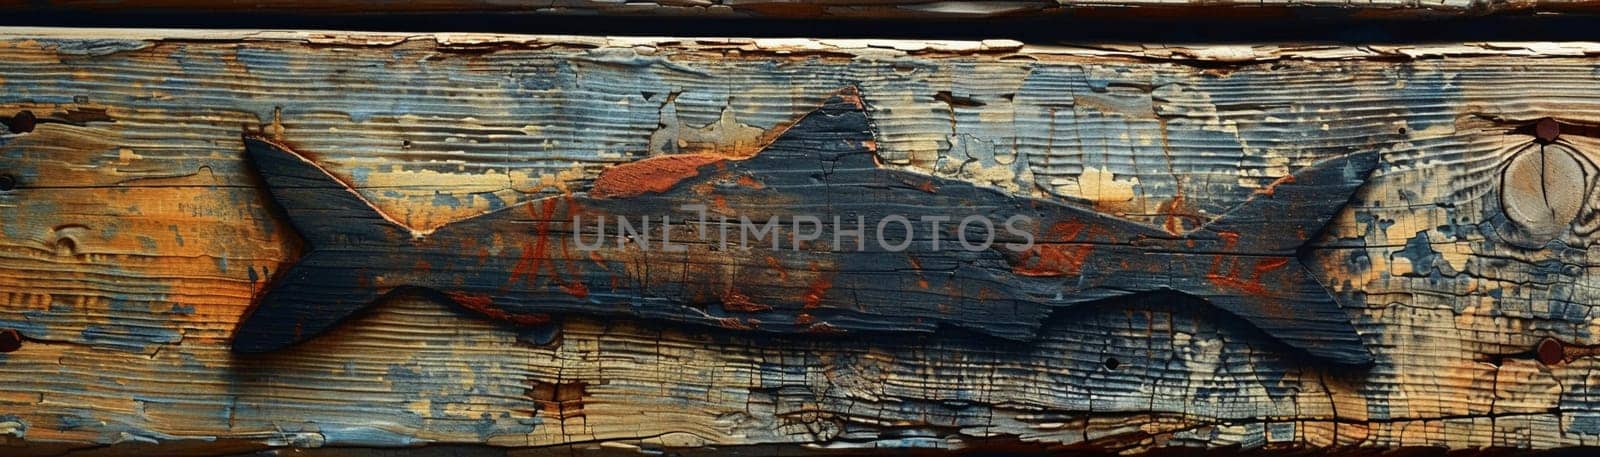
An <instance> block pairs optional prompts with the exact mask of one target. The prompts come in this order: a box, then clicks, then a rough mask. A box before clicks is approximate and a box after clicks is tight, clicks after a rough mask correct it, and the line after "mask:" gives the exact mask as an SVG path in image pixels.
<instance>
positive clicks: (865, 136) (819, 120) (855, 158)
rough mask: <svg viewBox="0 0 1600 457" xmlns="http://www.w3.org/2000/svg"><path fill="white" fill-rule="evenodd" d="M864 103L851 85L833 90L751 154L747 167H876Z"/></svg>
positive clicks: (874, 140)
mask: <svg viewBox="0 0 1600 457" xmlns="http://www.w3.org/2000/svg"><path fill="white" fill-rule="evenodd" d="M874 130H875V129H874V128H873V125H872V120H871V119H870V118H868V117H867V109H866V104H865V103H863V102H862V101H861V94H860V93H859V91H857V90H856V88H855V87H854V86H851V87H846V88H844V89H841V90H839V91H838V92H836V93H834V94H833V96H832V97H829V98H828V100H827V101H826V102H823V104H822V106H821V107H820V108H817V109H816V110H815V111H812V112H811V113H809V114H806V115H805V116H804V117H801V118H800V120H798V121H795V123H794V124H792V125H790V126H789V127H788V128H787V129H785V130H784V131H783V133H781V134H779V135H778V136H777V137H776V138H774V139H773V140H772V143H770V144H768V145H767V147H765V148H762V149H761V152H758V153H756V155H755V157H751V158H749V159H746V162H748V163H747V164H746V165H748V166H749V167H750V168H763V169H791V170H802V169H815V168H816V167H818V166H821V167H823V168H824V169H825V170H828V171H842V170H851V169H870V168H878V144H877V139H876V138H875V137H874V135H873V132H874Z"/></svg>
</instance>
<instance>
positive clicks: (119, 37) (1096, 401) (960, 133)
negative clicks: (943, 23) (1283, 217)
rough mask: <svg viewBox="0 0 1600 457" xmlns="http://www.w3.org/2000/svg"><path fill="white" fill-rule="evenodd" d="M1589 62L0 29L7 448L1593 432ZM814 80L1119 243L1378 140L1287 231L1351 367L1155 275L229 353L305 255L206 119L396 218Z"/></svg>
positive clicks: (788, 117)
mask: <svg viewBox="0 0 1600 457" xmlns="http://www.w3.org/2000/svg"><path fill="white" fill-rule="evenodd" d="M1596 50H1600V46H1596V45H1592V44H1583V43H1564V44H1511V45H1507V44H1496V45H1471V44H1463V45H1430V46H1393V47H1361V48H1345V47H1324V46H1314V47H1276V46H1259V47H1257V46H1232V47H1160V46H1148V47H1143V46H1108V47H1096V48H1063V47H1040V46H1022V45H1019V44H1015V43H1008V42H986V43H964V42H956V43H913V42H894V41H850V40H838V41H809V40H722V39H717V40H710V39H694V40H672V39H602V38H576V37H505V36H499V37H496V36H472V35H419V36H405V35H377V34H339V33H245V32H186V31H164V32H159V33H156V32H133V31H90V30H46V29H12V30H7V31H5V32H4V33H3V34H0V54H3V55H4V58H0V87H4V89H5V90H4V91H0V120H5V121H6V123H7V125H8V129H7V130H8V132H9V133H6V134H4V135H3V136H0V174H5V175H8V176H11V177H12V178H13V182H14V188H13V189H11V190H7V191H0V327H4V328H10V329H14V330H16V331H17V332H18V335H20V336H21V337H22V340H21V341H20V345H19V347H18V348H17V349H16V350H15V351H12V352H9V353H3V354H0V367H3V370H0V381H3V384H4V385H5V386H6V387H5V388H4V389H0V394H3V397H0V430H3V431H4V432H5V433H4V436H6V438H5V440H6V441H5V442H6V445H7V446H10V447H8V448H7V449H6V452H7V453H26V454H48V453H55V452H60V451H63V450H65V449H73V448H84V449H90V448H100V447H101V446H107V445H111V447H110V448H106V449H116V450H128V449H145V450H150V449H159V450H158V451H151V452H158V453H163V454H165V453H169V452H194V453H219V452H238V451H245V450H251V449H261V448H266V447H274V446H296V447H319V446H320V447H339V446H410V445H421V444H477V445H487V446H494V447H499V448H507V449H509V448H524V447H527V448H539V449H547V450H561V451H568V450H573V451H580V452H591V451H592V452H606V451H609V450H619V449H633V450H642V451H647V452H649V451H662V450H671V451H690V452H693V451H695V450H702V451H703V450H706V449H710V448H711V447H715V448H716V449H723V450H726V449H730V447H736V446H751V447H750V448H748V449H749V450H751V451H752V452H756V451H760V452H795V453H798V452H813V451H817V452H820V451H825V450H833V449H842V448H860V447H869V446H893V447H933V448H961V449H973V448H984V447H986V446H987V447H991V448H995V447H998V448H1003V449H1013V448H1014V446H1025V447H1030V448H1031V447H1033V446H1037V447H1042V448H1060V447H1068V446H1081V447H1084V448H1088V449H1097V450H1109V451H1114V452H1140V451H1147V450H1152V449H1158V448H1165V447H1171V446H1196V447H1221V446H1230V445H1240V446H1243V447H1246V448H1252V449H1253V448H1268V449H1281V448H1286V447H1303V446H1314V447H1326V446H1371V447H1394V446H1444V447H1450V448H1471V447H1517V448H1548V447H1559V446H1575V445H1594V444H1596V441H1597V435H1600V422H1597V419H1596V418H1597V417H1600V407H1597V406H1596V401H1597V400H1596V399H1595V396H1594V395H1595V394H1594V393H1593V392H1592V390H1594V389H1593V388H1592V386H1596V385H1600V380H1597V379H1595V378H1594V377H1593V376H1592V375H1591V372H1592V371H1593V368H1594V364H1595V359H1594V358H1593V357H1592V356H1591V355H1590V354H1591V353H1592V351H1591V350H1590V349H1589V348H1590V347H1594V346H1595V345H1597V344H1600V341H1596V336H1595V332H1594V330H1595V326H1596V323H1595V317H1594V316H1593V315H1592V311H1591V305H1590V304H1591V303H1594V302H1595V290H1594V288H1593V287H1592V286H1590V284H1591V282H1592V280H1591V279H1590V277H1591V276H1592V275H1593V274H1595V273H1594V272H1595V271H1596V270H1595V268H1594V267H1593V262H1591V261H1589V260H1588V255H1587V254H1588V251H1589V250H1590V249H1593V248H1592V247H1591V246H1592V245H1593V243H1592V240H1593V236H1594V234H1593V233H1594V229H1593V227H1594V225H1595V224H1596V222H1595V218H1594V217H1593V216H1594V214H1595V209H1594V205H1593V204H1592V203H1591V202H1592V200H1593V199H1592V198H1590V197H1589V190H1590V189H1592V187H1593V186H1592V185H1591V184H1590V183H1591V182H1592V180H1593V176H1595V173H1596V170H1597V169H1596V168H1595V166H1594V165H1593V161H1592V158H1591V157H1590V155H1589V154H1590V153H1589V152H1588V151H1593V150H1596V149H1597V148H1600V141H1597V140H1594V139H1593V138H1591V137H1589V136H1586V133H1585V132H1586V131H1587V130H1586V128H1585V127H1584V126H1591V125H1595V124H1596V123H1597V122H1600V99H1597V98H1596V97H1595V95H1594V94H1596V93H1600V92H1597V91H1595V89H1596V87H1595V86H1596V85H1597V84H1600V82H1596V80H1595V78H1594V77H1593V75H1594V74H1595V72H1596V70H1597V68H1600V61H1596V60H1595V59H1594V58H1593V57H1591V55H1592V54H1593V53H1594V52H1595V51H1596ZM847 86H855V87H858V88H859V90H860V93H861V94H862V100H863V101H864V102H865V106H867V107H868V111H867V112H868V113H869V114H870V115H871V118H872V120H873V121H874V122H873V127H874V129H875V131H876V146H877V152H876V153H877V155H878V157H879V158H880V160H881V161H882V162H883V163H884V166H885V167H887V168H889V169H892V170H899V171H900V172H907V173H913V174H919V175H928V176H931V177H935V178H938V179H948V180H957V181H962V182H968V183H973V184H977V185H981V186H987V187H989V188H993V189H998V190H1002V191H1004V192H1005V193H1007V194H1010V195H1017V196H1024V197H1028V198H1036V199H1043V200H1049V201H1058V202H1063V203H1067V204H1072V205H1080V206H1087V207H1092V208H1094V209H1095V210H1097V211H1099V212H1101V213H1105V214H1109V215H1114V216H1116V217H1118V218H1120V219H1124V220H1127V221H1133V222H1139V223H1143V224H1148V225H1149V226H1150V227H1151V228H1152V229H1153V230H1160V229H1161V228H1162V227H1165V226H1167V225H1168V224H1169V223H1170V224H1176V225H1177V226H1178V227H1182V228H1192V227H1196V226H1198V225H1199V224H1200V223H1203V222H1205V221H1209V220H1211V219H1213V218H1215V217H1216V216H1218V215H1221V214H1223V213H1225V212H1226V211H1227V210H1229V209H1230V208H1234V207H1236V206H1238V205H1239V204H1240V203H1242V202H1244V201H1246V200H1247V199H1249V198H1250V197H1251V196H1252V195H1254V194H1256V193H1258V192H1259V191H1261V190H1262V189H1265V188H1267V187H1268V186H1270V185H1271V184H1272V183H1274V182H1275V181H1278V180H1279V179H1280V178H1282V177H1283V176H1286V175H1290V174H1293V173H1295V172H1298V171H1302V170H1305V169H1308V167H1310V166H1312V164H1315V163H1318V162H1322V161H1325V160H1328V159H1333V158H1336V157H1342V156H1347V155H1350V154H1353V153H1364V152H1371V153H1376V154H1378V156H1379V157H1380V160H1379V165H1378V167H1377V169H1376V170H1375V171H1374V172H1373V175H1372V177H1371V178H1370V179H1369V180H1368V181H1367V183H1366V185H1365V186H1364V187H1363V188H1362V190H1360V191H1359V192H1358V193H1357V195H1356V196H1355V197H1354V199H1353V200H1351V202H1350V203H1349V205H1348V206H1347V207H1346V209H1345V210H1343V211H1341V212H1340V214H1339V215H1338V216H1337V217H1335V218H1334V220H1333V222H1332V223H1331V225H1330V227H1329V229H1328V231H1327V233H1326V234H1325V236H1324V237H1323V238H1322V239H1321V240H1318V241H1316V242H1315V243H1314V245H1315V246H1317V248H1316V249H1313V250H1311V251H1310V252H1308V253H1306V254H1304V255H1302V256H1300V259H1301V261H1303V262H1306V264H1307V266H1308V268H1309V269H1310V270H1311V272H1312V274H1313V275H1314V276H1316V277H1317V278H1319V279H1320V280H1322V282H1323V284H1324V285H1326V286H1327V288H1328V290H1330V291H1331V292H1332V293H1333V294H1334V296H1335V297H1336V298H1337V301H1338V302H1339V303H1340V305H1342V306H1343V308H1344V310H1345V311H1347V312H1348V314H1349V316H1350V318H1351V319H1352V322H1354V324H1355V328H1356V330H1357V332H1358V334H1359V335H1360V336H1361V340H1362V343H1363V346H1364V347H1365V348H1367V349H1368V350H1370V351H1371V354H1372V356H1373V358H1374V359H1375V363H1374V365H1373V366H1371V367H1370V368H1367V369H1350V368H1345V367H1341V366H1338V365H1335V364H1331V363H1328V362H1326V361H1323V360H1318V359H1316V358H1306V357H1298V356H1296V355H1294V352H1293V351H1291V350H1286V348H1285V345H1283V344H1282V343H1279V342H1276V341H1275V339H1274V338H1273V335H1272V334H1271V332H1270V331H1263V330H1262V329H1260V328H1257V326H1253V325H1249V324H1248V323H1245V322H1242V321H1241V320H1239V319H1237V318H1236V317H1235V316H1233V315H1232V314H1229V313H1226V312H1222V311H1217V310H1215V309H1213V308H1210V307H1201V306H1191V305H1189V304H1186V303H1184V302H1180V301H1177V300H1174V299H1171V298H1170V297H1163V296H1154V297H1150V296H1146V297H1143V298H1139V299H1124V300H1118V301H1116V302H1114V303H1107V304H1105V305H1104V306H1094V307H1076V308H1071V309H1067V310H1064V311H1061V312H1058V313H1056V314H1054V315H1052V316H1050V318H1049V319H1047V320H1045V321H1044V322H1042V324H1041V325H1040V327H1039V329H1038V331H1037V337H1036V338H1035V339H1034V340H1031V341H1026V342H1017V341H1007V340H1004V339H993V338H978V337H975V335H969V334H966V333H961V332H959V331H951V332H941V333H937V334H933V335H920V336H919V335H886V336H881V337H873V338H867V339H850V338H815V337H808V336H783V335H766V334H750V333H740V332H729V331H716V330H708V329H705V328H702V327H697V326H678V325H662V324H660V323H659V322H654V321H651V320H639V319H624V318H611V317H608V318H596V317H587V316H582V315H579V316H573V317H571V318H567V319H563V320H562V321H561V323H560V326H561V329H560V338H559V339H558V340H557V341H555V342H552V343H550V344H544V345H536V344H530V343H528V342H526V341H522V340H519V339H518V335H517V333H516V332H515V331H514V330H513V329H510V328H507V327H504V326H501V325H498V324H496V323H493V322H490V321H486V320H482V319H478V318H474V317H472V316H469V315H464V314H460V313H458V312H456V311H454V310H453V309H452V308H450V307H449V306H446V305H444V304H441V303H438V302H435V301H430V300H425V299H419V298H401V299H398V300H395V301H392V302H389V303H386V304H384V305H382V306H378V307H375V308H374V309H373V310H372V311H371V312H370V313H368V314H364V315H360V316H357V317H355V318H354V319H355V320H354V321H352V322H350V323H349V324H348V325H342V326H338V327H336V328H334V329H332V330H331V331H330V332H328V333H327V334H325V335H323V336H320V337H317V338H314V339H311V340H310V341H308V342H306V343H305V344H303V345H300V346H296V347H294V348H290V349H288V350H284V351H278V352H273V353H270V354H264V355H257V356H238V355H234V354H232V353H231V352H230V351H229V338H230V337H231V335H232V334H233V332H234V331H235V330H236V326H237V323H238V322H239V320H240V318H241V317H242V316H243V315H244V314H245V311H246V308H247V307H248V306H249V305H250V304H251V303H252V299H253V298H254V297H255V296H256V295H257V294H259V293H261V292H262V291H263V290H264V288H265V287H266V283H267V281H268V280H269V279H271V278H273V277H274V274H276V273H277V272H279V271H280V270H283V269H285V268H288V266H289V265H291V264H292V263H293V262H294V261H295V260H296V259H298V258H299V257H300V256H301V255H302V254H303V253H304V251H305V246H304V243H302V242H301V241H300V240H298V239H297V238H299V235H295V234H294V228H293V227H291V226H290V225H289V223H288V222H287V221H285V220H284V219H283V218H282V215H280V214H278V213H277V212H276V211H275V210H273V209H272V208H271V204H272V203H271V202H272V200H271V199H270V197H268V196H267V194H266V193H265V192H264V190H263V188H262V187H261V185H260V182H259V181H258V179H257V176H256V174H255V173H254V172H253V171H252V170H251V168H250V167H249V166H248V164H247V161H246V154H245V150H246V146H245V143H244V142H243V141H242V136H241V135H242V134H243V133H245V132H262V134H264V135H267V136H268V137H271V138H281V139H284V141H290V142H292V143H293V145H294V148H295V149H296V150H297V151H301V152H304V153H309V154H311V156H310V157H309V158H310V159H311V160H313V161H314V162H315V163H317V164H319V165H321V166H323V167H324V168H326V169H327V170H329V171H330V172H331V173H332V174H333V175H334V176H336V177H338V178H339V179H341V180H343V181H345V182H349V183H351V184H352V185H354V186H355V188H356V189H357V191H358V192H359V194H360V196H361V197H363V198H364V199H366V200H369V201H371V202H373V205H374V206H375V207H377V208H379V209H382V210H383V211H385V212H387V213H388V214H390V215H392V216H394V218H395V219H396V220H398V221H400V222H402V223H404V224H405V225H407V226H409V227H413V228H417V229H422V230H426V229H431V228H437V227H449V225H447V224H449V223H450V222H452V221H457V220H461V219H466V218H469V217H472V216H476V215H479V214H482V213H484V212H487V211H491V210H494V209H497V208H502V207H506V206H510V205H516V204H518V203H521V202H529V201H535V200H537V199H540V198H545V197H551V196H562V195H567V194H568V193H572V194H582V193H584V192H587V191H589V190H590V189H592V188H593V186H595V185H596V184H595V179H596V177H597V176H599V175H600V173H601V172H602V171H603V170H604V169H605V167H606V166H607V165H608V164H616V163H625V162H635V161H638V160H640V159H644V158H648V157H656V156H662V155H667V154H685V153H697V154H715V155H722V156H734V157H743V156H748V155H750V154H752V153H754V152H756V151H757V150H760V149H761V148H762V147H763V146H764V145H765V144H766V143H768V142H770V141H772V139H773V138H774V136H773V135H772V134H770V132H775V131H782V126H785V125H788V124H790V123H792V122H794V121H795V120H796V119H800V118H801V117H802V116H803V115H805V114H806V113H809V112H811V111H813V110H815V109H816V107H817V106H820V105H822V103H823V102H824V101H825V100H826V99H827V98H828V97H829V96H830V95H831V94H833V93H834V92H835V91H837V90H838V89H839V88H841V87H847ZM22 111H28V112H30V113H32V115H33V117H34V119H33V121H32V122H26V121H25V119H26V117H27V116H21V117H19V114H20V113H21V112H22ZM1545 118H1552V119H1554V122H1556V126H1557V131H1558V135H1556V136H1555V138H1554V140H1553V142H1549V144H1544V143H1541V142H1540V141H1539V139H1538V137H1537V135H1538V133H1539V132H1538V129H1537V128H1536V126H1535V124H1536V123H1537V121H1539V120H1541V119H1545ZM19 119H23V120H24V121H21V122H19ZM27 124H31V126H30V125H27ZM24 126H27V127H31V128H24ZM12 128H15V129H17V130H16V131H12V130H11V129H12ZM1549 136H1550V135H1547V138H1548V137H1549ZM1530 154H1535V155H1536V156H1530ZM1535 158H1537V162H1532V161H1533V160H1535ZM1535 163H1537V165H1538V166H1534V165H1535ZM1572 167H1579V168H1580V170H1572V169H1571V168H1572ZM1534 177H1537V178H1538V179H1537V183H1538V185H1536V186H1535V185H1532V182H1533V180H1534ZM1579 189H1581V190H1579ZM1552 190H1555V191H1554V192H1552ZM1574 191H1575V192H1574ZM1563 192H1574V193H1577V194H1578V195H1577V196H1574V195H1568V194H1563ZM1547 339H1548V340H1553V341H1557V342H1558V343H1549V344H1545V345H1544V346H1545V347H1546V349H1547V350H1544V351H1536V350H1535V349H1536V348H1537V347H1539V346H1541V342H1542V341H1545V340H1547ZM1550 344H1555V345H1559V346H1555V347H1557V348H1560V349H1561V350H1559V351H1555V350H1553V349H1552V347H1551V346H1550ZM1540 354H1545V356H1543V357H1541V356H1540ZM106 452H110V451H106ZM619 452H620V451H619Z"/></svg>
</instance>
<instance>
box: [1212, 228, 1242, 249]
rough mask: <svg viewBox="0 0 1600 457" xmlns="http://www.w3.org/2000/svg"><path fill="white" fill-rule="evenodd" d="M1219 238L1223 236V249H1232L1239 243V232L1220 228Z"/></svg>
mask: <svg viewBox="0 0 1600 457" xmlns="http://www.w3.org/2000/svg"><path fill="white" fill-rule="evenodd" d="M1217 238H1221V239H1222V249H1223V250H1230V251H1231V250H1233V248H1234V246H1238V245H1239V233H1238V232H1230V231H1227V230H1219V231H1217Z"/></svg>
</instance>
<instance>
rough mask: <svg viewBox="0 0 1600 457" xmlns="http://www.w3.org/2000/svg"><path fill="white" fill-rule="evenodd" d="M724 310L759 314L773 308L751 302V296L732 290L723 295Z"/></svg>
mask: <svg viewBox="0 0 1600 457" xmlns="http://www.w3.org/2000/svg"><path fill="white" fill-rule="evenodd" d="M722 308H723V309H726V310H728V311H736V312H741V313H757V312H761V311H767V310H771V309H772V307H771V306H768V305H764V304H760V303H756V302H755V301H752V300H750V296H749V295H745V294H742V293H739V291H737V290H732V289H729V290H728V291H726V292H723V293H722Z"/></svg>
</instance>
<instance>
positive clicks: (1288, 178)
mask: <svg viewBox="0 0 1600 457" xmlns="http://www.w3.org/2000/svg"><path fill="white" fill-rule="evenodd" d="M1293 182H1294V175H1285V176H1284V177H1282V178H1278V179H1277V180H1276V181H1272V184H1267V187H1264V188H1262V189H1261V190H1258V191H1256V193H1258V194H1261V195H1265V196H1268V197H1271V196H1272V194H1275V193H1277V192H1278V186H1279V185H1283V184H1289V183H1293Z"/></svg>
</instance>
